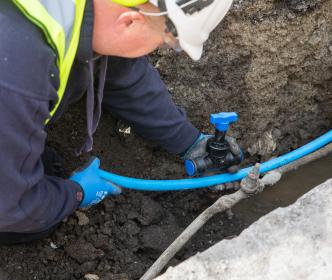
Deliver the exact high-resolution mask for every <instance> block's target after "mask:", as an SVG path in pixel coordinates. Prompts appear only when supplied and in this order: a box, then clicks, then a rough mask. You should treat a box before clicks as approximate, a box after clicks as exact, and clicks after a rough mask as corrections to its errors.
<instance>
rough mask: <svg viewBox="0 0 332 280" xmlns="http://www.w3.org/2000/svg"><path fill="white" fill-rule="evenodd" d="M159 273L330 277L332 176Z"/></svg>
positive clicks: (275, 279) (274, 279)
mask: <svg viewBox="0 0 332 280" xmlns="http://www.w3.org/2000/svg"><path fill="white" fill-rule="evenodd" d="M157 279H158V280H175V279H176V280H178V279H181V280H185V279H188V280H189V279H190V280H196V279H197V280H198V279H199V280H202V279H209V280H217V279H218V280H224V279H227V280H242V279H246V280H247V279H257V280H260V279H261V280H263V279H264V280H280V279H282V280H288V279H289V280H291V279H292V280H293V279H294V280H295V279H296V280H298V279H301V280H325V279H326V280H330V279H332V180H329V181H327V182H325V183H324V184H322V185H319V186H318V187H316V188H315V189H313V190H312V191H310V192H309V193H307V194H305V195H304V196H302V197H301V198H300V199H298V200H297V202H296V203H294V204H293V205H291V206H289V207H287V208H279V209H276V210H275V211H273V212H271V213H269V214H268V215H266V216H264V217H262V218H261V219H260V220H258V221H257V222H256V223H254V224H253V225H251V226H250V227H249V228H248V229H246V230H245V231H243V232H242V233H241V235H239V236H238V237H236V238H234V239H232V240H223V241H221V242H219V243H218V244H216V245H215V246H213V247H211V248H210V249H208V250H206V251H205V252H203V253H201V254H197V255H196V256H194V257H192V258H190V259H188V260H187V261H185V262H183V263H182V264H180V265H178V266H176V267H175V268H169V269H168V270H167V272H166V273H165V274H164V275H162V276H160V277H158V278H157Z"/></svg>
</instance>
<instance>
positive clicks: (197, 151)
mask: <svg viewBox="0 0 332 280" xmlns="http://www.w3.org/2000/svg"><path fill="white" fill-rule="evenodd" d="M212 137H214V135H210V134H204V133H201V134H200V135H199V137H198V138H197V140H196V141H195V142H194V144H192V145H191V146H190V147H189V148H188V149H187V151H186V152H185V153H184V155H182V159H184V160H193V159H196V158H198V157H203V156H205V155H207V152H206V144H207V141H208V140H209V139H210V138H212ZM225 140H226V141H227V142H228V144H229V147H230V151H231V152H232V154H233V155H235V156H238V155H242V150H241V148H240V146H239V145H238V143H237V142H236V140H235V138H233V137H230V136H226V137H225ZM227 171H228V172H230V173H236V172H237V171H239V166H238V165H234V166H231V167H229V168H227Z"/></svg>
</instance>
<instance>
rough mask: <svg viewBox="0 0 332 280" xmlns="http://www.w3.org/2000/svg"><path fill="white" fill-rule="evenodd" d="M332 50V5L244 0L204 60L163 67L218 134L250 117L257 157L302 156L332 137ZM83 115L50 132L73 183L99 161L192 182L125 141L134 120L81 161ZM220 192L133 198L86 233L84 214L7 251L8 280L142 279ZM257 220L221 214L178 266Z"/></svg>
mask: <svg viewBox="0 0 332 280" xmlns="http://www.w3.org/2000/svg"><path fill="white" fill-rule="evenodd" d="M331 42H332V0H319V1H318V0H316V1H314V0H305V1H298V0H296V1H294V0H287V1H281V0H257V1H256V0H255V1H240V0H237V1H235V3H234V7H233V10H232V13H230V14H229V16H228V17H227V18H226V19H225V21H224V22H223V24H222V25H221V26H220V27H219V28H218V30H217V31H216V32H215V33H214V34H213V36H212V40H210V41H209V43H208V44H207V48H206V49H207V51H206V53H205V55H204V57H203V59H202V60H201V61H200V62H199V63H192V62H190V60H189V59H187V58H185V57H184V56H181V57H177V56H175V55H174V54H173V53H170V52H168V51H159V52H158V53H156V54H155V56H154V57H153V58H152V59H153V62H154V64H155V65H156V67H157V68H158V69H159V70H160V72H161V75H162V77H163V79H164V80H165V81H166V83H167V85H168V86H169V89H170V91H171V93H172V94H173V97H174V100H175V102H176V103H177V104H179V105H181V106H183V107H185V108H186V109H187V110H188V114H189V117H190V119H191V120H192V121H193V123H194V124H195V125H196V126H197V127H198V128H200V129H201V130H203V131H208V132H212V129H211V127H210V126H209V122H208V116H209V114H210V113H216V112H219V111H236V112H238V113H239V114H240V121H239V123H238V124H237V125H236V126H235V127H234V129H233V131H232V133H233V135H234V136H236V137H237V138H238V140H239V141H240V143H241V145H242V146H243V147H244V149H245V150H246V151H249V152H250V153H251V155H252V156H253V159H256V160H257V159H261V158H262V159H265V158H269V157H270V156H271V155H276V154H280V153H283V152H285V151H288V150H290V149H293V148H296V147H298V146H300V145H302V144H304V143H305V142H307V141H308V140H310V139H312V138H314V137H316V136H318V135H320V134H321V133H323V132H324V131H326V130H327V129H329V127H330V125H331V119H332V110H331V104H332V55H331V54H332V43H331ZM83 108H84V104H83V103H81V104H77V105H75V106H73V108H71V110H70V112H69V113H67V114H66V115H65V116H64V118H63V119H62V120H61V121H60V122H59V123H58V124H56V125H55V126H52V127H50V128H49V140H48V141H49V145H50V146H51V147H53V148H55V149H56V150H58V152H59V153H60V154H61V155H63V156H64V158H65V160H66V170H67V173H68V174H67V175H69V173H70V172H72V171H73V170H75V169H76V168H77V167H79V166H81V165H83V164H84V163H85V162H87V160H88V158H89V157H90V156H91V155H95V156H98V157H100V158H101V160H102V167H103V168H104V169H106V170H112V171H114V172H116V173H119V174H122V175H127V176H132V177H139V178H145V179H149V178H158V179H165V178H180V177H183V176H185V175H184V169H183V166H182V162H181V160H180V159H179V158H177V157H175V156H170V155H168V154H167V153H166V152H165V151H163V150H162V149H160V148H159V147H156V146H154V145H152V144H151V143H148V142H146V141H144V140H143V139H141V138H139V137H136V136H135V135H134V134H133V133H132V134H130V135H125V134H122V133H119V128H121V127H123V126H125V124H123V123H121V122H118V121H116V120H114V119H113V118H111V116H110V115H108V114H106V113H105V114H104V115H103V120H102V122H101V124H100V127H99V129H98V131H97V134H96V136H95V145H94V151H93V153H92V154H91V155H83V156H81V157H79V158H76V157H75V155H74V154H75V153H74V150H75V148H77V147H79V146H80V145H81V144H82V143H83V141H84V137H85V134H84V131H85V123H84V122H85V119H84V116H85V112H84V109H83ZM257 143H258V144H259V145H257ZM266 147H267V148H266ZM247 154H248V153H247ZM219 195H220V194H219V193H214V192H212V191H209V190H196V191H186V192H175V193H147V192H135V191H129V190H125V191H124V192H123V194H122V195H120V196H118V197H112V198H108V199H106V200H105V201H104V202H103V203H101V204H99V205H97V206H95V207H92V208H91V209H89V210H87V211H84V213H83V214H84V215H85V216H87V217H88V219H89V221H88V223H87V224H85V225H79V218H78V217H79V216H82V213H80V214H77V215H73V216H71V217H70V218H69V219H68V220H67V221H65V222H64V223H62V224H61V226H60V227H59V229H58V230H57V231H56V232H55V233H54V234H53V235H52V236H51V237H50V238H48V239H45V240H42V241H38V242H35V243H33V244H29V245H21V246H12V247H2V248H1V251H0V280H5V279H6V280H9V279H12V280H21V279H24V280H26V279H37V280H38V279H41V280H45V279H57V280H60V279H84V275H85V274H87V273H92V274H97V275H98V276H99V277H100V279H113V280H125V279H137V278H139V277H140V276H141V275H142V274H143V273H144V272H145V271H146V269H147V268H148V267H149V266H150V265H151V264H152V263H153V261H154V260H156V258H157V257H158V256H159V255H160V254H161V253H162V251H163V250H164V249H165V248H166V247H167V246H168V245H169V244H170V243H171V242H172V241H173V240H174V238H175V237H176V236H177V235H178V234H179V233H180V232H181V230H183V229H184V228H185V227H186V226H187V225H188V224H189V223H190V222H191V221H193V219H194V218H195V217H196V216H197V215H198V214H199V213H201V212H202V211H203V210H204V209H205V208H206V207H208V206H209V205H211V204H212V203H213V202H214V201H215V200H216V199H217V198H218V197H219ZM257 207H258V206H257ZM276 207H277V205H276ZM250 210H252V211H254V212H255V211H257V209H250ZM81 212H82V211H81ZM261 214H262V215H263V214H264V213H261ZM81 219H82V218H81ZM250 222H251V221H250ZM248 224H249V223H248V221H247V220H246V219H244V218H241V217H240V216H239V215H235V216H233V217H232V218H231V217H228V216H227V215H226V214H222V215H218V216H216V217H214V218H213V219H212V220H211V221H210V222H209V223H208V224H207V225H206V226H205V227H204V228H203V229H202V230H200V232H198V234H196V236H195V237H194V238H193V239H192V240H191V241H190V242H189V243H188V244H187V246H186V248H184V249H183V250H182V251H181V252H179V253H178V254H177V255H176V258H174V259H173V260H172V261H171V265H175V264H177V263H178V262H179V261H181V260H184V259H186V258H188V257H189V256H191V255H193V254H195V253H196V252H199V251H202V250H204V249H206V248H208V247H210V246H211V245H213V244H214V243H216V242H218V241H220V240H221V239H223V238H229V237H232V236H234V235H238V234H239V233H240V232H241V231H242V230H243V229H245V228H246V227H247V226H248ZM55 247H56V248H55Z"/></svg>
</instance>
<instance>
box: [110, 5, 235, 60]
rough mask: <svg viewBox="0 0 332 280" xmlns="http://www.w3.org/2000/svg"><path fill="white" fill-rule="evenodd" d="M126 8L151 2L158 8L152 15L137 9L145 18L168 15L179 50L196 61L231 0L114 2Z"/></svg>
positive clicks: (225, 12)
mask: <svg viewBox="0 0 332 280" xmlns="http://www.w3.org/2000/svg"><path fill="white" fill-rule="evenodd" d="M113 1H114V2H117V3H119V4H124V5H126V6H134V4H135V6H136V5H137V4H143V3H146V2H150V3H152V4H153V5H155V6H157V7H158V8H159V9H160V11H161V12H160V13H151V12H146V11H144V10H141V9H139V11H140V12H141V13H142V14H144V15H148V16H167V17H168V19H169V20H170V21H171V22H172V24H173V25H174V27H175V30H176V34H175V36H176V38H177V39H178V41H179V45H180V46H181V48H182V49H183V50H184V51H185V52H186V53H187V54H188V55H189V56H190V57H191V58H192V59H193V60H198V59H200V58H201V56H202V53H203V44H204V42H205V41H206V40H207V39H208V38H209V35H210V33H211V31H212V30H213V29H215V28H216V26H217V25H218V24H219V23H220V22H221V20H222V19H223V18H224V17H225V15H226V14H227V12H228V10H229V9H230V8H231V6H232V3H233V0H150V1H146V0H132V1H131V0H113Z"/></svg>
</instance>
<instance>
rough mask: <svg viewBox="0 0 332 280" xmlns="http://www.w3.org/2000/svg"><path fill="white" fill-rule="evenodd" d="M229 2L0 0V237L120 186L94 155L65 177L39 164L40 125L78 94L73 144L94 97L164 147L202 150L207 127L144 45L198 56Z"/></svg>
mask: <svg viewBox="0 0 332 280" xmlns="http://www.w3.org/2000/svg"><path fill="white" fill-rule="evenodd" d="M231 3H232V0H222V1H221V0H209V1H206V0H191V1H185V0H161V1H160V0H159V1H146V0H113V1H112V0H76V1H68V0H57V1H56V0H13V1H0V25H1V29H0V38H1V40H0V123H1V137H0V153H1V159H2V163H1V164H0V244H15V243H23V242H30V241H33V240H37V239H41V238H44V237H46V236H48V235H49V234H50V233H52V232H53V231H54V230H55V228H56V227H57V225H58V224H59V223H60V222H61V221H62V220H63V219H64V218H65V217H67V216H69V215H70V214H72V213H73V212H74V211H75V210H76V209H77V208H79V207H87V206H91V205H93V204H97V203H99V202H100V201H101V200H102V199H103V198H104V197H105V194H106V192H107V193H109V194H114V195H115V194H119V193H120V192H121V190H120V188H119V187H118V186H116V185H115V184H112V183H111V182H106V181H103V180H102V179H100V178H99V177H98V176H97V174H96V173H95V172H94V171H93V170H94V169H93V168H92V167H93V166H92V165H94V164H96V161H93V162H92V163H90V164H88V165H87V166H85V167H84V168H81V170H80V171H77V172H75V173H74V175H72V176H71V177H70V178H65V179H64V178H61V177H60V176H56V175H54V174H48V173H50V172H47V169H48V168H47V166H46V165H47V164H46V163H45V160H44V161H43V155H45V153H43V152H44V151H45V140H46V136H47V133H46V132H45V128H46V127H47V126H49V125H51V124H52V123H54V122H55V121H57V120H58V119H59V118H60V117H61V116H62V115H63V113H64V112H65V111H66V110H67V108H68V106H69V105H70V104H72V103H73V102H75V101H77V100H79V99H80V98H82V96H83V95H84V94H85V95H86V122H87V139H86V142H85V143H84V145H83V146H82V148H81V149H80V150H79V152H89V151H91V150H92V146H93V134H94V132H95V131H96V128H97V126H98V122H99V119H100V115H101V107H102V106H103V108H105V109H106V110H108V111H110V112H112V114H113V115H115V116H116V117H118V118H120V119H124V120H126V121H127V122H128V123H129V124H130V125H131V126H132V127H133V128H134V129H135V131H136V132H137V134H138V135H141V136H142V137H144V138H146V139H149V140H152V141H154V142H156V143H158V144H159V145H160V146H162V147H164V148H165V149H166V150H167V151H168V152H170V153H172V154H179V155H182V157H183V158H184V159H185V158H190V157H192V156H193V155H197V154H202V153H204V152H205V151H204V149H205V143H206V140H207V139H208V136H207V135H204V134H202V133H201V132H200V131H199V130H198V129H197V128H196V127H194V126H193V125H192V124H191V123H190V122H189V121H188V120H187V117H186V114H185V112H184V110H183V109H181V108H178V107H177V106H176V105H175V104H174V103H173V101H172V99H171V97H170V94H169V92H168V91H167V88H166V86H165V85H164V83H163V82H162V81H161V79H160V77H159V74H158V72H157V71H156V70H155V69H154V68H153V67H152V66H151V64H150V63H149V62H148V59H147V57H146V56H145V55H147V54H149V53H150V52H152V51H153V50H155V49H157V48H159V47H161V46H168V47H172V48H174V49H175V50H177V51H180V50H181V49H183V50H184V51H185V52H186V53H187V54H188V55H189V56H190V57H191V58H193V59H194V60H197V59H199V58H200V57H201V55H202V51H203V43H204V42H205V41H206V40H207V39H208V36H209V33H210V32H211V31H212V30H213V29H214V28H215V27H216V25H217V24H218V23H219V22H220V21H221V20H222V18H223V17H224V16H225V14H226V12H227V11H228V9H229V8H230V6H231ZM95 81H97V82H95ZM95 84H96V85H97V86H96V90H95V89H94V85H95ZM51 173H52V172H51Z"/></svg>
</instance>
